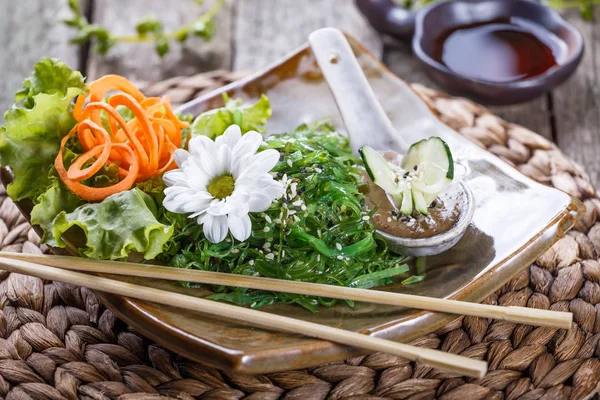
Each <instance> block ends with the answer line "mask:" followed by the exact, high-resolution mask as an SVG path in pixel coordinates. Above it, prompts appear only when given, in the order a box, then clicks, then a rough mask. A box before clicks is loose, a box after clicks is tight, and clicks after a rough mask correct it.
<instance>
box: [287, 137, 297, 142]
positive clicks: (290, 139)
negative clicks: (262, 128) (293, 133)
mask: <svg viewBox="0 0 600 400" xmlns="http://www.w3.org/2000/svg"><path fill="white" fill-rule="evenodd" d="M287 142H288V143H296V139H294V138H289V139H288V140H287Z"/></svg>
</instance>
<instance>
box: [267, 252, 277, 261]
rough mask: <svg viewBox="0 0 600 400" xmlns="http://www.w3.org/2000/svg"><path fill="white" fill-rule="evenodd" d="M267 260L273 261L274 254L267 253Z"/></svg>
mask: <svg viewBox="0 0 600 400" xmlns="http://www.w3.org/2000/svg"><path fill="white" fill-rule="evenodd" d="M265 257H266V258H267V259H268V260H273V259H274V258H275V254H273V253H269V254H267V255H266V256H265Z"/></svg>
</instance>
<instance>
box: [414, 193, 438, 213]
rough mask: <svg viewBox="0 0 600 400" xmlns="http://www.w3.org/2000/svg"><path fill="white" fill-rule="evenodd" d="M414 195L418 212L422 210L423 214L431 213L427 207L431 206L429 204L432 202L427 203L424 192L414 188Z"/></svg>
mask: <svg viewBox="0 0 600 400" xmlns="http://www.w3.org/2000/svg"><path fill="white" fill-rule="evenodd" d="M412 197H413V202H414V203H415V209H416V210H417V211H418V212H420V213H421V214H422V215H427V214H428V213H429V211H428V210H427V207H429V204H431V203H427V202H426V201H425V197H424V196H423V192H421V191H419V190H415V189H413V190H412ZM434 199H435V197H434Z"/></svg>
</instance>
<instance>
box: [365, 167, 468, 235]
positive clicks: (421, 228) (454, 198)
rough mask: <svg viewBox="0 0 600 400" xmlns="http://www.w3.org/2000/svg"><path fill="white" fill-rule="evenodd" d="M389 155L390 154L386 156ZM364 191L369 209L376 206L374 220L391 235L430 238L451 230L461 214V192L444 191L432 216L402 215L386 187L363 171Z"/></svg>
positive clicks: (375, 223)
mask: <svg viewBox="0 0 600 400" xmlns="http://www.w3.org/2000/svg"><path fill="white" fill-rule="evenodd" d="M386 158H387V157H386ZM364 181H365V183H366V185H365V188H364V194H365V199H366V202H365V203H366V207H367V209H368V210H373V209H375V208H377V210H376V211H375V214H373V217H371V221H373V224H374V225H375V227H376V228H377V229H379V230H380V231H383V232H385V233H389V234H390V235H394V236H400V237H410V238H427V237H432V236H435V235H437V234H440V233H443V232H446V231H448V230H450V228H452V227H453V226H454V225H456V223H457V222H458V220H459V219H460V213H461V209H462V207H461V204H460V199H461V193H460V192H458V193H455V192H449V191H445V192H442V193H440V195H439V196H438V198H437V199H436V200H435V201H434V202H433V203H432V204H431V206H430V207H429V215H427V216H425V215H421V214H418V215H414V216H403V215H402V214H399V213H396V211H395V210H394V206H393V205H392V204H391V203H390V201H389V200H388V198H387V195H386V193H385V191H384V190H383V189H381V188H380V187H379V186H377V185H376V184H374V183H373V181H371V179H370V178H369V177H368V175H367V174H366V173H365V174H364Z"/></svg>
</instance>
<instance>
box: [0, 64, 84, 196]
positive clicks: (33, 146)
mask: <svg viewBox="0 0 600 400" xmlns="http://www.w3.org/2000/svg"><path fill="white" fill-rule="evenodd" d="M86 90H87V86H86V84H85V83H84V80H83V76H82V75H81V73H79V72H75V71H72V70H71V69H69V67H68V66H67V65H66V64H65V63H62V62H59V61H57V60H55V59H48V58H46V59H42V60H41V61H40V62H38V63H37V64H36V66H35V71H34V73H33V74H32V75H31V76H30V77H29V78H27V79H26V80H25V83H24V84H23V89H21V90H20V91H19V92H18V93H17V94H16V96H15V100H16V103H15V104H14V105H13V106H12V107H11V108H10V109H9V110H8V111H7V112H6V113H5V114H4V123H5V125H6V126H5V127H0V164H2V165H3V166H5V167H7V166H8V167H10V169H11V170H12V173H13V175H14V181H13V182H12V183H11V184H10V185H8V187H7V192H8V195H9V196H10V197H11V198H13V199H14V200H22V199H25V198H28V197H30V198H36V197H38V196H39V195H41V194H42V193H44V192H45V191H46V190H47V189H48V188H49V186H51V184H52V182H51V172H52V170H53V164H54V159H55V158H56V155H57V154H58V150H59V147H60V141H61V139H62V138H63V136H64V135H66V134H67V133H68V132H69V130H70V129H71V128H72V127H73V126H74V125H75V119H74V118H73V115H72V107H73V106H72V100H73V99H74V98H75V97H76V96H78V95H80V94H84V93H85V91H86Z"/></svg>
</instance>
